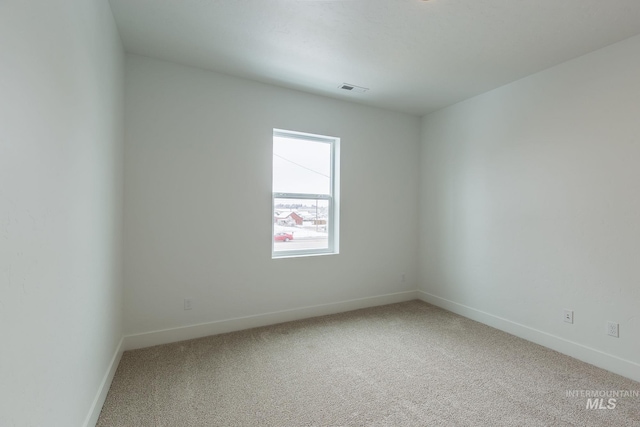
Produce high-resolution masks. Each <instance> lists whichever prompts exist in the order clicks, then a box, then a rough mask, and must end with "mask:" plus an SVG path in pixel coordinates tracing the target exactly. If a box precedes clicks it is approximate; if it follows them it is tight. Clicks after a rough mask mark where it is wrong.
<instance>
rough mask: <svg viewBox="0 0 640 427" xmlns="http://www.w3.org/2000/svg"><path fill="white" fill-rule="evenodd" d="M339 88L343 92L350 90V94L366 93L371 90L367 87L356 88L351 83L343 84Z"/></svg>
mask: <svg viewBox="0 0 640 427" xmlns="http://www.w3.org/2000/svg"><path fill="white" fill-rule="evenodd" d="M338 88H339V89H342V90H348V91H350V92H357V93H364V92H366V91H368V90H369V89H368V88H366V87H361V86H356V85H352V84H349V83H342V84H341V85H340V86H338Z"/></svg>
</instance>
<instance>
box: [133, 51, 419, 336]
mask: <svg viewBox="0 0 640 427" xmlns="http://www.w3.org/2000/svg"><path fill="white" fill-rule="evenodd" d="M125 93H126V101H125V105H126V108H125V117H126V119H125V121H126V149H125V183H126V184H125V284H126V285H125V289H126V290H125V295H126V296H125V301H126V303H125V312H126V329H127V332H128V333H130V334H139V333H145V332H149V331H154V330H161V329H166V328H176V327H182V326H187V325H194V324H198V323H206V322H213V321H219V320H226V319H232V318H237V317H243V316H251V315H259V314H264V313H270V312H276V311H280V310H289V309H296V308H301V307H305V306H310V305H318V304H329V303H335V302H339V301H345V300H351V299H357V298H365V297H371V296H380V295H385V294H390V293H397V292H403V291H411V290H414V289H416V286H417V263H416V261H417V255H416V252H417V247H418V240H417V234H416V229H415V226H416V224H417V222H418V221H417V207H418V203H417V197H416V196H417V194H418V193H417V191H418V190H417V188H418V169H417V168H418V158H417V155H418V147H419V139H420V137H419V133H420V120H419V118H417V117H414V116H409V115H405V114H400V113H394V112H389V111H385V110H380V109H375V108H370V107H365V106H361V105H357V104H353V103H346V102H342V101H337V100H332V99H329V98H323V97H319V96H314V95H309V94H305V93H302V92H297V91H293V90H289V89H283V88H279V87H275V86H270V85H265V84H261V83H256V82H251V81H248V80H243V79H239V78H234V77H229V76H225V75H221V74H216V73H212V72H208V71H203V70H199V69H195V68H189V67H184V66H179V65H174V64H171V63H167V62H162V61H156V60H151V59H148V58H143V57H139V56H127V60H126V90H125ZM273 128H281V129H290V130H296V131H302V132H310V133H317V134H324V135H330V136H337V137H340V138H342V141H341V146H342V148H341V162H342V171H341V173H342V176H341V183H342V186H341V187H342V188H341V195H342V197H341V203H342V211H341V230H340V231H341V240H340V254H339V255H329V256H319V257H306V258H295V259H291V258H290V259H277V260H272V259H271V238H272V237H271V217H272V213H271V162H272V151H271V150H272V130H273ZM402 273H405V274H406V281H405V282H404V283H402V282H401V280H400V277H401V274H402ZM413 295H414V296H415V294H413ZM185 297H192V298H194V300H195V304H194V308H193V310H190V311H185V310H184V309H183V298H185ZM180 337H182V338H184V337H186V335H178V336H177V337H176V338H180Z"/></svg>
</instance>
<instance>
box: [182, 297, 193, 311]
mask: <svg viewBox="0 0 640 427" xmlns="http://www.w3.org/2000/svg"><path fill="white" fill-rule="evenodd" d="M192 308H193V299H192V298H185V299H184V309H185V310H191V309H192Z"/></svg>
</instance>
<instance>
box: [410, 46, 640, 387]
mask: <svg viewBox="0 0 640 427" xmlns="http://www.w3.org/2000/svg"><path fill="white" fill-rule="evenodd" d="M638 70H640V37H635V38H632V39H628V40H626V41H624V42H621V43H618V44H615V45H612V46H610V47H607V48H605V49H602V50H599V51H596V52H594V53H591V54H589V55H586V56H583V57H580V58H578V59H575V60H572V61H569V62H566V63H564V64H561V65H559V66H556V67H554V68H551V69H548V70H546V71H543V72H540V73H538V74H535V75H533V76H530V77H527V78H525V79H522V80H520V81H517V82H515V83H513V84H510V85H507V86H504V87H502V88H499V89H497V90H494V91H492V92H489V93H486V94H483V95H480V96H478V97H475V98H472V99H470V100H467V101H465V102H462V103H459V104H457V105H454V106H452V107H449V108H446V109H444V110H441V111H438V112H435V113H433V114H431V115H428V116H426V117H425V118H424V119H423V122H422V132H423V133H422V149H421V175H422V177H421V189H420V195H421V212H420V227H421V238H420V265H421V271H420V275H421V276H420V286H421V289H422V290H423V291H424V292H425V293H426V294H425V299H427V300H431V301H433V302H436V303H438V304H441V305H443V306H446V307H448V308H450V309H454V310H458V311H460V312H463V313H466V314H467V315H475V316H476V317H477V318H478V319H480V320H483V321H488V322H489V323H492V322H493V323H494V324H495V325H497V326H499V327H503V328H505V329H510V330H511V331H514V332H516V333H519V334H521V335H526V336H527V337H528V338H530V339H533V340H537V341H539V342H544V343H546V344H547V345H551V346H554V347H556V348H558V349H561V350H562V351H565V352H568V353H570V354H573V355H574V356H577V357H579V358H582V359H585V360H588V361H591V362H592V363H599V364H600V365H601V366H604V367H606V368H608V369H612V370H616V371H617V372H620V373H623V374H625V375H627V376H632V377H634V378H635V379H640V369H639V368H640V263H639V262H638V259H639V258H638V257H639V255H640V184H639V183H640V167H639V165H638V161H639V159H640V120H639V117H640V78H639V74H638ZM564 308H568V309H573V310H575V324H573V325H570V324H567V323H563V322H562V310H563V309H564ZM474 313H475V314H474ZM608 320H611V321H616V322H619V323H620V338H618V339H616V338H611V337H608V336H606V335H605V323H606V321H608ZM571 342H573V343H575V344H572V343H571ZM603 353H605V354H607V355H611V356H614V357H608V356H606V355H604V356H603ZM605 356H606V357H605ZM621 359H623V360H621ZM625 360H626V361H625Z"/></svg>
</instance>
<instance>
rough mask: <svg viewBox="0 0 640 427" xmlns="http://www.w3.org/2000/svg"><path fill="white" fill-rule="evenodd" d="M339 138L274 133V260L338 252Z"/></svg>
mask: <svg viewBox="0 0 640 427" xmlns="http://www.w3.org/2000/svg"><path fill="white" fill-rule="evenodd" d="M338 143H339V139H337V138H332V137H327V136H320V135H311V134H304V133H300V132H291V131H283V130H278V129H275V130H274V131H273V251H272V253H273V256H274V257H279V256H293V255H312V254H322V253H337V247H338V246H337V240H338V239H337V223H338V218H337V206H338V198H337V185H338V179H337V172H336V171H337V169H336V164H337V161H336V159H337V150H338Z"/></svg>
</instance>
